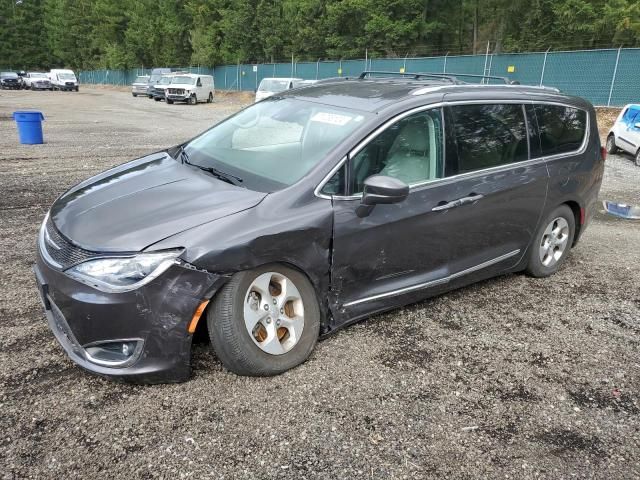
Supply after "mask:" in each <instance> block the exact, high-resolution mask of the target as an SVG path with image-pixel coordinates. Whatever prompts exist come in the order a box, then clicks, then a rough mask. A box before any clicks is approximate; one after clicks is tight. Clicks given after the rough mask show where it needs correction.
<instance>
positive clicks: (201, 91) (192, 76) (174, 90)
mask: <svg viewBox="0 0 640 480" xmlns="http://www.w3.org/2000/svg"><path fill="white" fill-rule="evenodd" d="M214 94H215V87H214V85H213V77H212V76H211V75H200V74H196V73H178V74H176V75H175V76H174V77H172V78H171V84H169V85H168V87H167V88H166V89H165V98H166V100H167V103H169V104H171V103H173V102H187V103H189V104H190V105H195V104H196V103H198V102H207V103H211V102H213V95H214Z"/></svg>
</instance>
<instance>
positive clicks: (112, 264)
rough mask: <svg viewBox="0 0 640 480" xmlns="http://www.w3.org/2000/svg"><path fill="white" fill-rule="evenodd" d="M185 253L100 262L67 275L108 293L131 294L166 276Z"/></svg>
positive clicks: (74, 269) (89, 264)
mask: <svg viewBox="0 0 640 480" xmlns="http://www.w3.org/2000/svg"><path fill="white" fill-rule="evenodd" d="M182 251H183V250H165V251H163V252H154V253H140V254H138V255H135V256H133V257H127V258H98V259H96V260H88V261H86V262H83V263H80V264H79V265H76V266H75V267H71V268H70V269H69V270H67V271H66V273H67V274H69V276H71V277H73V278H75V279H76V280H78V281H80V282H82V283H85V284H87V285H89V286H91V287H94V288H97V289H98V290H102V291H104V292H109V293H119V292H129V291H131V290H135V289H136V288H140V287H141V286H143V285H146V284H147V283H149V282H150V281H151V280H153V279H154V278H156V277H158V276H159V275H160V274H162V273H163V272H164V271H165V270H167V269H168V268H169V267H170V266H171V265H173V264H174V263H175V261H176V259H177V258H178V256H179V255H180V254H181V253H182Z"/></svg>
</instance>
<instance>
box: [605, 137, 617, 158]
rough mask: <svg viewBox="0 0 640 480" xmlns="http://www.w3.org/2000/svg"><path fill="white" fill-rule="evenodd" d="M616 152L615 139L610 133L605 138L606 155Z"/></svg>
mask: <svg viewBox="0 0 640 480" xmlns="http://www.w3.org/2000/svg"><path fill="white" fill-rule="evenodd" d="M617 151H618V147H616V137H615V136H614V135H613V133H612V134H610V135H609V136H608V137H607V153H611V154H614V153H616V152H617Z"/></svg>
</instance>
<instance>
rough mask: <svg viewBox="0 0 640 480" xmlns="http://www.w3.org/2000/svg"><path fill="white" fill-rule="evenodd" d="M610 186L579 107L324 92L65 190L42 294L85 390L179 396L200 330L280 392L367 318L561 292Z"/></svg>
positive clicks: (582, 104) (409, 92)
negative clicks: (491, 284)
mask: <svg viewBox="0 0 640 480" xmlns="http://www.w3.org/2000/svg"><path fill="white" fill-rule="evenodd" d="M603 170H604V151H603V150H602V149H601V146H600V139H599V135H598V129H597V125H596V115H595V111H594V108H593V106H592V105H591V104H590V103H588V102H587V101H585V100H583V99H580V98H576V97H572V96H568V95H563V94H561V93H558V92H557V91H552V90H549V89H544V88H537V87H526V86H519V85H518V86H516V85H468V84H464V83H462V82H460V81H459V80H458V78H457V77H454V76H452V75H450V74H448V75H446V76H445V75H442V76H437V75H433V74H429V75H418V74H412V75H411V76H398V77H391V78H389V77H388V76H376V75H375V74H373V73H370V72H369V73H365V74H363V75H362V76H361V77H360V78H355V79H335V80H330V81H323V82H320V83H318V84H316V85H312V86H309V87H306V88H303V89H298V90H290V91H287V92H281V93H279V94H278V95H275V96H272V97H270V98H267V99H265V100H263V101H261V102H258V103H255V104H253V105H251V106H249V107H247V108H246V109H244V110H242V111H240V112H238V113H237V114H235V115H233V116H231V117H229V118H228V119H226V120H224V121H222V122H220V123H219V124H217V125H215V126H213V127H212V128H211V129H209V130H207V131H205V132H204V133H202V134H200V135H198V136H196V137H195V138H193V139H192V140H189V141H187V142H185V143H184V144H181V145H177V146H175V147H172V148H169V149H167V150H164V151H160V152H157V153H152V154H149V155H147V156H145V157H142V158H140V159H137V160H134V161H132V162H130V163H126V164H124V165H121V166H118V167H115V168H113V169H111V170H108V171H106V172H104V173H102V174H100V175H97V176H95V177H93V178H90V179H88V180H85V181H84V182H81V183H80V184H79V185H77V186H75V187H73V188H71V189H70V190H69V191H67V192H66V193H64V194H63V195H62V196H60V197H59V198H58V199H57V200H56V201H55V203H54V204H53V206H52V207H51V210H50V211H49V213H48V214H47V215H46V217H45V219H44V221H43V223H42V227H41V230H40V236H39V240H38V257H37V265H36V267H35V272H36V277H37V283H38V287H39V290H40V295H41V298H42V302H43V305H44V308H45V311H46V314H47V317H48V320H49V325H50V328H51V330H52V331H53V333H54V334H55V336H56V338H57V339H58V341H59V342H60V343H61V344H62V346H63V347H64V349H65V350H66V352H67V353H68V355H69V356H70V357H71V358H72V359H73V360H74V361H75V362H76V363H78V364H79V365H80V366H82V367H83V368H85V369H87V370H89V371H91V372H94V373H98V374H100V375H105V376H110V377H117V378H121V379H127V380H133V381H138V382H167V381H181V380H185V379H186V378H188V376H189V372H190V355H191V343H192V338H193V335H194V333H195V332H196V331H197V330H199V329H205V331H206V330H208V334H209V336H210V339H211V344H212V346H213V349H214V350H215V352H216V355H217V357H218V358H219V359H220V361H221V362H222V364H223V365H224V366H225V367H226V368H228V369H229V370H231V371H233V372H235V373H238V374H241V375H274V374H278V373H281V372H284V371H285V370H287V369H290V368H292V367H295V366H296V365H298V364H300V363H302V362H303V361H304V360H305V359H306V358H307V357H308V356H309V355H310V353H311V351H312V350H313V348H314V346H315V344H316V341H317V340H318V337H319V336H320V335H324V334H328V333H330V332H332V331H335V330H336V329H338V328H341V327H343V326H345V325H347V324H350V323H352V322H354V321H357V320H359V319H362V318H365V317H368V316H370V315H373V314H375V313H378V312H382V311H385V310H389V309H392V308H397V307H400V306H402V305H406V304H409V303H413V302H417V301H420V300H423V299H425V298H427V297H430V296H433V295H438V294H441V293H443V292H446V291H448V290H451V289H454V288H459V287H462V286H464V285H468V284H470V283H473V282H477V281H480V280H483V279H487V278H490V277H493V276H496V275H501V274H505V273H508V272H519V271H524V272H526V273H527V274H529V275H532V276H536V277H546V276H548V275H551V274H553V273H555V272H556V271H557V270H558V269H559V268H560V267H561V265H562V264H563V262H565V260H566V258H567V256H568V255H569V252H570V250H571V248H572V247H574V246H575V245H576V243H577V242H578V240H579V238H580V237H581V236H582V235H583V234H584V231H585V229H586V228H587V225H588V224H589V221H590V218H591V217H592V215H593V214H594V212H595V211H596V205H597V203H596V202H597V196H598V191H599V189H600V184H601V181H602V175H603ZM201 319H204V320H201Z"/></svg>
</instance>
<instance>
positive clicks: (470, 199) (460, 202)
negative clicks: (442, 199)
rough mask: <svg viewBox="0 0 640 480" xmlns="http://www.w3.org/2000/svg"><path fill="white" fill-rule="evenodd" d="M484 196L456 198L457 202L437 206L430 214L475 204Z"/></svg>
mask: <svg viewBox="0 0 640 480" xmlns="http://www.w3.org/2000/svg"><path fill="white" fill-rule="evenodd" d="M483 196H484V195H469V196H468V197H462V198H458V199H457V200H453V201H451V202H449V203H445V204H443V205H437V206H435V207H433V208H432V209H431V211H432V212H442V211H443V210H449V209H451V208H456V207H461V206H462V205H467V204H469V203H476V202H477V201H478V200H481V199H482V198H483Z"/></svg>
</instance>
